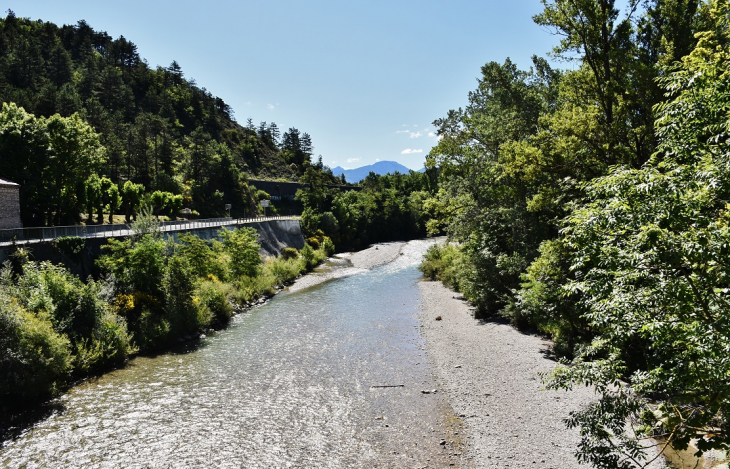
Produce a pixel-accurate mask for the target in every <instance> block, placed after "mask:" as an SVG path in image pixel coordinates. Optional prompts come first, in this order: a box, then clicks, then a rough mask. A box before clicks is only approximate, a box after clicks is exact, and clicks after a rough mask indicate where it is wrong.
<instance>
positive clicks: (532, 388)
mask: <svg viewBox="0 0 730 469" xmlns="http://www.w3.org/2000/svg"><path fill="white" fill-rule="evenodd" d="M419 285H420V290H421V296H422V302H421V305H420V310H421V311H422V314H421V331H422V335H423V337H424V339H425V341H426V344H427V351H428V355H429V357H430V360H431V362H432V363H433V365H434V367H435V368H436V379H437V382H438V383H439V385H440V386H441V388H442V389H443V390H444V391H445V392H446V393H447V395H448V396H449V401H450V403H451V406H452V408H453V409H454V412H455V413H456V414H457V416H459V417H461V419H462V420H463V422H464V424H465V425H466V433H467V436H466V438H465V441H464V444H465V446H466V461H464V467H473V468H518V467H530V468H555V469H558V468H560V469H563V468H585V467H590V466H587V465H583V464H578V462H577V461H576V459H575V457H574V453H575V450H576V448H577V445H578V443H579V440H580V436H579V434H578V431H577V430H568V429H567V428H566V427H565V424H564V423H563V419H565V418H566V417H567V416H568V414H569V413H570V411H572V410H577V409H579V408H580V407H581V406H583V405H586V404H587V403H589V402H591V400H592V399H595V394H594V393H593V391H592V390H591V389H589V388H585V387H583V388H578V389H574V390H573V391H570V392H566V391H547V390H545V388H544V385H543V383H542V381H541V379H540V377H539V375H538V373H541V372H549V371H550V370H552V369H553V368H554V367H555V364H556V362H555V361H554V360H551V359H550V358H548V355H549V350H550V348H549V347H550V343H549V342H548V341H546V340H544V339H542V338H540V337H537V336H534V335H527V334H523V333H520V332H518V331H517V330H516V329H514V328H513V327H512V326H510V325H508V324H503V323H500V322H485V321H479V320H476V319H474V317H473V313H472V308H471V307H470V306H469V304H468V303H467V302H466V301H464V300H463V298H462V297H461V295H460V294H458V293H454V292H453V291H451V290H449V289H447V288H446V287H444V286H443V285H442V284H441V283H439V282H429V281H422V282H420V284H419ZM438 316H440V317H441V320H436V318H437V317H438ZM651 467H652V468H660V467H664V464H663V463H658V461H657V464H653V465H652V466H651Z"/></svg>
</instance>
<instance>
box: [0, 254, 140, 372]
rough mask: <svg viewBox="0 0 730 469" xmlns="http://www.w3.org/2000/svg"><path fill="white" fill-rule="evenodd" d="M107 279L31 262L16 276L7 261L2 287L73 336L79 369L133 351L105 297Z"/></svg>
mask: <svg viewBox="0 0 730 469" xmlns="http://www.w3.org/2000/svg"><path fill="white" fill-rule="evenodd" d="M102 288H103V285H102V284H101V283H99V282H96V281H93V280H90V281H88V282H87V283H83V282H82V281H81V280H80V279H79V278H78V277H75V276H74V275H72V274H71V273H69V272H68V270H66V269H64V268H62V267H59V266H54V265H52V264H50V263H41V264H35V263H32V262H28V263H26V264H25V265H24V266H23V275H21V276H17V277H16V278H13V276H12V274H11V273H10V270H9V269H8V268H7V267H6V268H5V270H4V273H3V281H2V284H0V290H2V291H5V292H6V293H7V294H8V295H10V296H12V297H13V298H15V299H17V301H19V302H20V304H21V305H22V306H23V308H25V309H26V310H28V311H29V312H30V313H32V314H35V315H37V316H38V317H47V318H48V319H49V320H50V321H51V324H52V326H53V329H54V330H55V331H56V332H57V333H59V334H62V335H63V336H64V337H65V338H68V340H70V344H71V352H72V355H73V358H74V368H75V370H76V372H78V373H81V374H86V373H89V372H93V371H98V370H103V369H108V368H110V367H113V366H116V365H119V364H121V363H123V362H124V361H125V360H126V359H127V357H128V356H129V355H130V354H132V353H134V352H135V348H134V346H133V345H132V343H131V336H130V335H129V333H128V332H127V326H126V323H125V321H124V320H123V319H121V318H119V317H117V316H116V315H115V314H114V313H113V312H112V310H111V308H110V307H109V305H108V304H107V303H106V302H105V301H104V300H103V299H102V298H101V290H102Z"/></svg>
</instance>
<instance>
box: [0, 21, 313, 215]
mask: <svg viewBox="0 0 730 469" xmlns="http://www.w3.org/2000/svg"><path fill="white" fill-rule="evenodd" d="M244 86H245V85H244ZM0 100H2V102H3V103H7V105H6V106H5V107H4V108H3V110H2V114H0V178H6V179H10V180H12V181H14V182H17V183H19V184H20V185H21V187H22V191H21V205H22V217H23V222H24V224H25V225H26V226H27V225H44V224H58V223H73V222H76V221H78V220H79V214H80V213H82V212H83V213H86V208H87V207H97V209H96V210H97V211H103V210H107V211H110V212H113V211H115V210H120V209H121V210H125V209H123V208H122V204H126V210H129V206H130V205H134V204H135V203H136V201H137V199H139V197H138V196H139V194H140V193H142V194H144V193H146V194H152V193H154V192H155V191H159V192H160V193H163V195H164V197H163V196H158V199H159V200H162V203H163V204H164V205H165V207H164V211H166V212H171V213H172V212H173V211H174V209H176V208H179V207H180V206H181V205H184V206H185V207H188V208H191V209H193V210H197V211H198V212H199V213H200V214H201V215H203V216H213V215H218V214H222V213H223V211H224V209H223V207H224V204H226V203H230V204H232V205H233V212H232V214H233V215H234V216H235V215H240V214H243V213H247V212H250V211H252V210H256V204H257V200H256V195H255V194H253V193H252V191H251V190H250V189H249V187H248V185H247V183H246V178H247V176H255V177H257V178H269V179H271V178H282V179H286V180H297V179H298V178H299V177H300V176H301V175H302V174H303V173H304V170H305V169H306V167H307V166H308V165H309V163H310V160H311V156H312V153H313V146H312V139H311V137H310V136H309V134H307V133H304V132H300V131H299V130H298V129H296V128H290V129H288V130H287V131H284V130H283V129H279V128H278V126H277V125H276V124H275V123H273V122H271V123H267V122H261V123H259V124H254V123H253V122H252V120H251V119H248V121H247V123H246V125H244V126H242V125H240V124H239V123H237V122H236V121H235V120H234V118H233V111H232V109H231V108H230V106H228V105H227V104H226V103H225V101H224V100H223V99H221V98H219V97H216V96H213V95H212V94H211V93H210V92H208V91H207V90H206V89H205V88H203V87H199V86H198V85H197V84H196V83H195V81H194V80H192V79H189V78H186V77H185V74H184V73H183V70H182V68H181V66H180V65H179V64H178V63H177V62H176V61H172V63H171V64H170V65H169V66H168V67H160V66H157V67H150V66H149V64H147V62H146V61H145V60H144V59H143V58H141V57H140V56H139V55H138V53H137V47H136V46H135V45H134V44H133V43H132V42H131V41H129V40H127V39H126V38H124V37H123V36H120V37H119V38H116V39H113V38H112V37H111V36H109V35H108V34H107V33H105V32H103V31H95V30H94V29H92V27H91V26H90V25H88V24H87V23H86V22H84V21H79V22H78V24H76V25H73V26H70V25H64V26H60V27H59V26H57V25H55V24H53V23H50V22H43V21H41V20H38V21H31V20H29V19H23V18H18V17H16V16H15V15H14V13H13V12H9V13H8V16H7V17H6V18H5V19H1V20H0ZM59 171H63V172H64V174H63V175H61V174H59ZM127 182H129V183H130V184H137V185H141V186H143V187H137V188H135V187H132V186H130V184H127V188H128V190H127V191H125V190H124V184H125V183H127ZM112 186H113V187H116V189H111V188H112ZM110 191H111V192H110ZM115 191H116V194H114V192H115ZM174 196H179V199H178V201H177V202H172V198H173V197H174ZM165 200H168V202H166V203H165ZM115 205H116V206H115ZM98 207H100V208H98ZM158 208H159V209H160V210H163V207H158Z"/></svg>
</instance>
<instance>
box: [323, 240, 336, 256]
mask: <svg viewBox="0 0 730 469" xmlns="http://www.w3.org/2000/svg"><path fill="white" fill-rule="evenodd" d="M322 249H324V252H325V253H326V254H327V255H328V256H331V255H333V254H334V253H335V243H333V242H332V240H331V239H330V238H328V237H327V236H325V237H324V240H323V241H322Z"/></svg>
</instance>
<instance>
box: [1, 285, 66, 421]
mask: <svg viewBox="0 0 730 469" xmlns="http://www.w3.org/2000/svg"><path fill="white" fill-rule="evenodd" d="M0 349H2V350H3V353H2V354H0V374H1V375H2V377H3V379H2V380H0V396H2V399H3V401H4V402H6V403H8V404H9V403H11V402H18V401H29V400H33V399H37V398H39V397H46V396H49V395H52V394H53V393H54V392H55V391H56V390H57V389H58V388H59V387H60V386H61V385H62V384H63V382H64V381H65V380H66V379H67V378H68V375H69V373H70V371H71V369H72V357H71V351H70V346H69V342H68V339H67V338H66V337H64V336H63V335H61V334H59V333H57V332H56V331H54V330H53V326H52V324H51V321H50V319H49V318H48V316H47V315H41V316H37V315H35V314H33V313H30V312H28V311H27V310H25V309H24V308H23V307H22V306H21V305H20V304H19V303H18V301H17V300H15V299H13V298H12V297H10V296H9V295H7V294H6V293H5V292H4V291H2V290H0ZM3 407H4V406H3ZM2 410H9V409H2Z"/></svg>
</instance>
